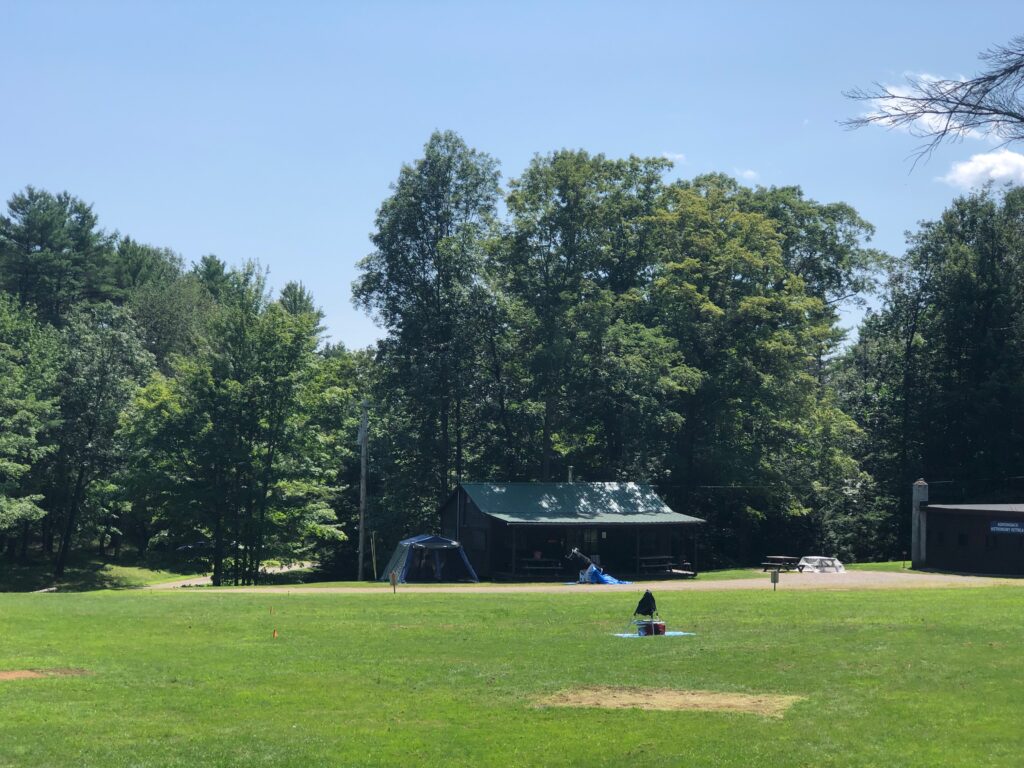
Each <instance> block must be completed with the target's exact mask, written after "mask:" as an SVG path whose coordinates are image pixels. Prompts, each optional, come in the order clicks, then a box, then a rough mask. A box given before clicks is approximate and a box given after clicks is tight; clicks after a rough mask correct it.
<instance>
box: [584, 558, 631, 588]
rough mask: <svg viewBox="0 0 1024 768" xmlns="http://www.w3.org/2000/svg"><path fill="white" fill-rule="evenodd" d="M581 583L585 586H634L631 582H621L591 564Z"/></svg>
mask: <svg viewBox="0 0 1024 768" xmlns="http://www.w3.org/2000/svg"><path fill="white" fill-rule="evenodd" d="M580 582H581V583H583V584H632V583H633V582H631V581H621V580H620V579H616V578H615V577H614V576H612V575H611V574H607V573H605V572H604V571H602V570H601V569H600V568H598V567H597V566H596V565H594V564H593V563H591V564H590V565H588V566H587V570H585V571H583V573H582V574H581V575H580Z"/></svg>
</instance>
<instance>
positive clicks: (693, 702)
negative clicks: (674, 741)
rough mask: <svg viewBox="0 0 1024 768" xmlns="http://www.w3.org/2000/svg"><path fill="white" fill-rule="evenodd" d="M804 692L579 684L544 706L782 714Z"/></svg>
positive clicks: (542, 704) (545, 702)
mask: <svg viewBox="0 0 1024 768" xmlns="http://www.w3.org/2000/svg"><path fill="white" fill-rule="evenodd" d="M804 698H805V697H803V696H786V695H782V694H776V693H759V694H750V693H721V692H718V691H677V690H672V689H669V688H610V687H597V688H579V689H576V690H573V691H564V692H562V693H556V694H555V695H554V696H549V697H548V698H546V699H542V700H541V701H540V702H539V704H540V705H541V706H544V707H596V708H600V709H657V710H671V711H676V710H694V709H697V710H702V711H706V712H746V713H748V714H753V715H762V716H764V717H782V716H783V715H784V714H785V713H786V710H787V709H789V708H790V707H791V706H793V705H794V704H796V702H798V701H802V700H803V699H804Z"/></svg>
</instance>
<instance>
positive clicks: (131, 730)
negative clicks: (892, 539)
mask: <svg viewBox="0 0 1024 768" xmlns="http://www.w3.org/2000/svg"><path fill="white" fill-rule="evenodd" d="M635 599H636V596H634V595H631V594H630V595H627V594H622V593H614V594H613V593H605V594H593V593H591V594H582V595H581V594H572V595H561V594H559V595H550V594H527V595H524V594H519V595H480V594H471V593H465V594H447V595H440V594H438V595H430V594H405V595H403V594H401V593H399V594H398V595H392V594H390V593H389V592H382V593H380V594H364V595H331V594H323V593H318V591H317V590H303V591H300V592H293V593H292V594H290V595H269V594H263V595H260V594H258V593H256V594H253V593H251V592H249V593H247V594H224V593H211V592H205V591H202V590H200V591H194V592H170V593H167V592H163V593H158V592H151V591H121V592H97V593H89V594H49V595H0V633H2V637H3V643H2V644H0V670H15V669H45V668H57V667H59V668H82V669H86V670H88V671H89V672H90V674H89V675H87V676H82V677H53V678H46V679H38V680H13V681H0V712H2V713H3V716H2V717H0V765H2V766H18V767H19V768H22V767H24V766H197V765H217V766H221V765H223V766H227V765H231V766H235V765H237V766H323V765H337V766H340V765H346V766H347V765H386V766H392V765H424V766H428V765H429V766H433V765H442V764H444V765H458V766H471V765H472V766H487V765H496V766H538V765H552V766H561V765H585V766H632V765H643V766H680V765H684V766H761V765H785V766H810V765H814V766H879V765H899V766H929V768H931V767H933V766H972V767H973V766H996V765H999V766H1017V765H1019V764H1020V755H1021V752H1022V750H1024V731H1022V730H1021V729H1020V728H1019V727H1018V723H1019V711H1020V710H1019V707H1020V692H1021V690H1024V665H1022V664H1021V663H1020V645H1021V638H1022V637H1024V590H1022V589H1019V588H1016V587H993V588H984V589H963V590H957V589H945V590H907V591H871V592H860V593H858V592H838V593H837V592H831V593H815V592H796V591H793V592H778V593H772V592H770V591H767V590H765V591H750V592H747V591H744V592H700V593H698V592H692V593H686V592H665V593H662V594H661V595H659V597H658V602H659V607H660V608H661V612H662V615H663V616H665V617H666V618H667V619H668V621H669V624H670V629H687V630H690V631H693V632H696V633H697V634H696V636H695V637H682V638H657V639H654V638H652V639H643V640H640V639H632V640H628V639H619V638H616V637H613V636H612V633H614V632H617V631H621V630H622V629H623V627H624V626H625V624H626V622H627V619H628V618H629V615H630V613H631V611H632V609H633V606H634V604H635ZM274 629H277V630H278V633H279V635H278V638H277V639H276V640H275V639H274V638H273V637H272V635H273V631H274ZM596 685H600V686H625V687H631V686H652V687H659V688H673V689H684V690H706V691H718V692H744V693H777V694H794V695H799V696H803V697H806V698H805V699H804V700H803V701H802V702H799V703H797V704H796V705H794V706H793V707H792V708H791V709H790V710H789V711H788V713H787V714H786V715H785V716H784V717H782V718H781V719H780V718H768V717H762V716H760V715H753V714H739V713H728V714H727V713H715V712H699V711H683V712H663V711H641V710H601V709H569V708H564V709H563V708H543V707H538V706H537V705H536V702H537V701H538V699H539V698H541V697H543V696H546V695H549V694H552V693H556V692H559V691H566V690H574V689H576V688H578V687H580V686H596Z"/></svg>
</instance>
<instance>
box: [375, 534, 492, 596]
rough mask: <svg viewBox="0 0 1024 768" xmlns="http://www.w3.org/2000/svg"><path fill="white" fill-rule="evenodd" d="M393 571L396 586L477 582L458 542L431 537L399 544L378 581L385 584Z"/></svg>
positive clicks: (415, 538) (441, 537)
mask: <svg viewBox="0 0 1024 768" xmlns="http://www.w3.org/2000/svg"><path fill="white" fill-rule="evenodd" d="M393 571H397V573H398V583H399V584H407V583H409V582H442V581H480V579H478V578H477V577H476V571H474V570H473V566H472V565H470V564H469V558H467V557H466V552H465V550H463V549H462V545H461V544H459V542H457V541H453V540H452V539H446V538H444V537H443V536H432V535H430V534H422V535H420V536H413V537H412V538H409V539H402V540H401V541H400V542H398V546H397V547H395V554H393V555H392V556H391V560H389V561H388V564H387V567H386V568H385V569H384V572H383V573H382V574H381V577H380V580H381V581H388V580H389V579H390V577H391V573H392V572H393Z"/></svg>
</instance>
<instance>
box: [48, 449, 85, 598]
mask: <svg viewBox="0 0 1024 768" xmlns="http://www.w3.org/2000/svg"><path fill="white" fill-rule="evenodd" d="M85 474H86V470H85V467H84V466H83V467H79V469H78V475H77V476H76V478H75V488H74V490H73V491H72V492H71V499H70V501H69V502H68V510H67V520H65V523H64V535H63V536H61V540H60V551H59V552H58V553H57V564H56V566H55V567H54V569H53V575H54V576H55V577H56V578H58V579H59V578H60V577H62V576H63V575H64V568H65V567H66V566H67V562H68V554H70V551H71V538H72V537H73V536H74V533H75V523H76V522H77V520H78V507H79V505H80V504H81V502H82V489H83V488H84V486H85Z"/></svg>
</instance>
